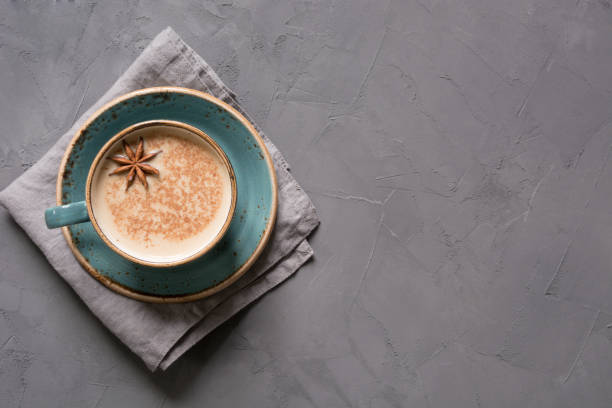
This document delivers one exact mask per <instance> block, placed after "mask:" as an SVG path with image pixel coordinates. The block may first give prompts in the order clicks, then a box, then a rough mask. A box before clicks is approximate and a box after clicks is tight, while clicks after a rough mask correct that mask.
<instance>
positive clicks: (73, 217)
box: [45, 120, 237, 268]
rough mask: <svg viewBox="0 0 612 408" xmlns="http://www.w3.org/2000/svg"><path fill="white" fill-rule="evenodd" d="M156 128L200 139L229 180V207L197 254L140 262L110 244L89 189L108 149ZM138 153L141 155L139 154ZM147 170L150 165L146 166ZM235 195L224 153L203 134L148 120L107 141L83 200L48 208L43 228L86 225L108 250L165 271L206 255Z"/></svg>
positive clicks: (175, 123) (183, 125) (181, 125)
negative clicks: (45, 225) (89, 225)
mask: <svg viewBox="0 0 612 408" xmlns="http://www.w3.org/2000/svg"><path fill="white" fill-rule="evenodd" d="M156 127H163V128H166V129H167V128H168V127H170V128H176V129H177V130H180V131H187V132H189V133H190V134H191V135H194V136H196V137H197V138H199V139H200V140H203V141H204V142H205V143H206V144H207V145H208V146H209V147H210V148H212V150H213V151H214V152H215V153H216V155H217V157H218V158H219V159H220V161H221V162H222V163H223V166H224V167H225V169H226V170H227V173H228V175H229V180H230V197H231V198H230V206H229V209H228V211H227V216H226V217H225V219H224V221H223V224H222V225H221V227H220V228H219V229H218V230H217V231H216V233H215V235H214V237H212V239H211V240H210V241H209V242H208V243H207V244H206V245H204V246H202V247H201V248H199V249H198V250H197V252H195V253H192V254H189V255H188V256H185V257H183V258H180V259H175V258H174V257H172V258H169V259H163V258H162V259H159V260H156V261H154V262H153V261H151V260H146V259H142V258H141V257H138V256H137V255H135V254H133V253H130V251H129V250H126V249H125V248H122V247H120V246H119V245H117V244H116V243H114V242H113V241H112V240H111V239H110V238H109V235H108V234H107V233H106V232H105V225H103V224H102V223H101V222H100V217H98V218H97V217H96V214H95V212H94V206H93V205H92V189H95V188H96V187H95V186H94V178H95V177H94V175H95V174H96V171H97V169H98V167H99V166H102V163H103V162H104V157H105V156H106V154H107V152H109V150H111V149H113V148H116V146H117V145H118V144H119V143H121V142H122V141H125V140H126V139H127V138H129V137H130V136H131V135H132V134H133V133H134V132H137V131H139V132H142V131H146V130H148V129H154V128H156ZM141 153H142V152H141ZM149 167H150V166H149ZM133 178H134V179H135V178H136V174H133ZM236 196H237V188H236V177H235V175H234V170H233V167H232V165H231V163H230V161H229V159H228V158H227V156H226V154H225V152H224V151H223V149H221V147H220V146H219V145H218V144H217V143H216V142H215V141H214V140H213V139H212V138H211V137H210V136H208V135H207V134H206V133H204V132H203V131H201V130H200V129H197V128H195V127H193V126H191V125H188V124H186V123H182V122H178V121H172V120H150V121H145V122H140V123H136V124H134V125H131V126H129V127H127V128H125V129H123V130H121V131H120V132H119V133H117V134H116V135H114V136H113V137H112V138H110V139H109V140H108V142H107V143H106V144H105V145H104V146H103V147H102V148H101V149H100V151H99V152H98V153H97V155H96V156H95V158H94V160H93V162H92V164H91V166H90V168H89V173H88V175H87V180H86V186H85V200H82V201H76V202H72V203H68V204H64V205H60V206H57V207H51V208H48V209H47V210H46V211H45V222H46V224H47V228H50V229H53V228H60V227H65V226H69V225H74V224H79V223H84V222H90V223H91V224H92V226H93V228H94V230H95V231H96V233H97V234H98V236H99V237H100V239H101V240H102V241H103V242H104V244H105V245H107V246H108V247H109V248H110V249H112V250H113V251H115V252H116V253H118V254H119V255H121V256H122V257H124V258H126V259H127V260H129V261H132V262H135V263H138V264H141V265H145V266H152V267H160V268H169V267H174V266H178V265H182V264H185V263H187V262H191V261H193V260H195V259H197V258H199V257H201V256H202V255H204V254H205V253H206V252H208V251H209V250H210V249H211V248H213V247H214V246H215V245H216V244H217V243H218V242H219V241H220V240H221V239H222V238H223V235H224V234H225V232H226V231H227V229H228V228H229V226H230V223H231V221H232V216H233V214H234V210H235V206H236Z"/></svg>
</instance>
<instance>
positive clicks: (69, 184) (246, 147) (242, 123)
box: [57, 87, 277, 303]
mask: <svg viewBox="0 0 612 408" xmlns="http://www.w3.org/2000/svg"><path fill="white" fill-rule="evenodd" d="M154 119H167V120H174V121H179V122H184V123H187V124H189V125H191V126H194V127H196V128H198V129H200V130H202V131H203V132H205V133H206V134H208V135H209V136H210V137H212V138H213V139H214V140H215V141H216V142H217V144H218V145H219V146H220V147H221V148H222V149H223V150H224V152H225V154H226V155H227V157H228V159H229V161H230V162H231V164H232V167H233V168H234V173H235V176H236V187H237V202H236V209H235V212H234V217H233V219H232V222H231V224H230V226H229V228H228V230H227V232H226V233H225V235H224V237H223V239H221V241H219V243H218V244H217V245H216V246H215V247H214V248H213V249H212V250H211V251H209V252H207V253H206V254H204V255H203V256H202V257H200V258H198V259H196V260H194V261H192V262H190V263H188V264H184V265H180V266H176V267H171V268H158V267H146V266H142V265H138V264H136V263H133V262H131V261H129V260H127V259H125V258H123V257H121V256H120V255H118V254H117V253H116V252H114V251H113V250H111V249H110V248H109V247H108V246H106V244H105V243H104V241H102V239H101V238H100V237H99V236H98V234H97V233H96V231H95V230H94V228H93V226H92V225H91V223H90V222H86V223H82V224H75V225H71V226H69V227H64V228H63V232H64V236H65V237H66V240H67V241H68V245H69V246H70V248H71V250H72V252H73V253H74V254H75V256H76V258H77V259H78V261H79V262H80V263H81V264H82V265H83V267H85V269H86V270H87V271H88V272H89V273H90V274H91V275H92V276H93V277H95V278H96V279H98V280H99V281H100V282H102V283H103V284H104V285H106V286H108V287H109V288H110V289H112V290H114V291H116V292H119V293H121V294H123V295H126V296H129V297H132V298H135V299H138V300H142V301H147V302H158V303H172V302H187V301H192V300H196V299H201V298H203V297H206V296H209V295H212V294H213V293H216V292H218V291H219V290H221V289H223V288H225V287H227V286H229V285H230V284H231V283H233V282H235V281H236V280H237V279H238V278H239V277H240V276H242V274H244V272H246V271H247V270H248V268H249V267H250V266H251V265H252V264H253V263H254V262H255V260H256V259H257V257H258V256H259V255H260V254H261V252H262V251H263V249H264V247H265V245H266V243H267V241H268V238H269V236H270V233H271V231H272V228H273V225H274V220H275V218H276V205H277V191H276V175H275V172H274V166H273V164H272V160H271V158H270V155H269V153H268V151H267V149H266V147H265V145H264V143H263V140H262V139H261V137H260V136H259V134H258V133H257V131H256V130H255V128H254V127H253V125H252V124H251V123H249V122H248V120H247V119H245V118H244V116H242V115H241V114H240V113H239V112H238V111H236V110H235V109H234V108H232V107H231V106H229V105H227V104H226V103H224V102H222V101H220V100H218V99H216V98H214V97H212V96H210V95H208V94H205V93H203V92H199V91H195V90H192V89H186V88H176V87H157V88H147V89H142V90H138V91H134V92H131V93H129V94H127V95H124V96H121V97H119V98H117V99H115V100H113V101H111V102H110V103H108V104H107V105H105V106H103V107H102V108H101V109H100V110H98V111H97V112H96V113H95V114H94V115H93V117H92V118H90V119H89V120H88V121H87V123H85V125H84V126H83V127H82V128H81V129H80V130H79V131H78V132H77V134H76V135H75V137H74V139H73V140H72V142H71V143H70V146H69V147H68V149H67V150H66V154H65V155H64V159H63V160H62V163H61V166H60V171H59V176H58V183H57V202H58V205H62V204H68V203H72V202H76V201H81V200H84V199H85V184H86V180H87V174H88V172H89V168H90V166H91V163H92V162H93V160H94V158H95V156H96V154H97V153H98V151H99V150H100V149H101V148H102V146H103V145H104V144H105V143H106V142H107V141H108V140H109V139H110V138H111V137H113V135H115V134H117V133H118V132H119V131H121V130H122V129H124V128H126V127H128V126H130V125H133V124H135V123H139V122H144V121H148V120H154Z"/></svg>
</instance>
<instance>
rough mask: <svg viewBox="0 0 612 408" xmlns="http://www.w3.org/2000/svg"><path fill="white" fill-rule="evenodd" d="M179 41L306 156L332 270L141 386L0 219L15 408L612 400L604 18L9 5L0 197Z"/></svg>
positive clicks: (311, 5)
mask: <svg viewBox="0 0 612 408" xmlns="http://www.w3.org/2000/svg"><path fill="white" fill-rule="evenodd" d="M167 25H171V26H173V27H174V28H175V29H176V30H177V31H178V32H179V33H180V34H181V35H182V36H183V37H184V38H185V40H186V41H187V42H188V43H189V44H190V45H192V46H193V47H194V48H195V49H196V51H198V52H199V53H200V54H201V55H202V56H203V57H204V58H205V59H207V60H208V61H209V62H210V63H211V64H212V65H213V66H214V67H215V68H216V69H217V72H219V74H220V76H221V77H222V79H223V80H225V81H227V83H228V84H229V85H230V87H232V88H233V89H234V90H235V91H236V92H237V93H238V95H240V98H241V102H243V103H244V104H245V106H246V107H247V109H248V110H249V111H250V112H252V113H253V115H254V117H255V118H256V120H257V121H258V122H259V123H260V124H261V125H262V126H263V128H264V129H265V130H266V131H267V133H268V134H269V135H270V136H271V137H272V138H274V141H275V142H276V143H277V145H278V146H279V148H281V149H282V150H283V152H284V153H285V154H286V156H287V158H288V159H289V161H290V163H292V165H293V172H294V174H295V175H296V177H297V178H298V180H300V181H301V182H302V184H303V186H304V187H305V189H307V190H308V191H309V192H310V194H311V196H312V198H313V200H314V202H315V204H316V205H317V207H318V210H319V213H320V215H321V218H322V221H323V223H322V225H321V227H320V229H319V231H318V232H317V233H316V235H315V237H314V238H313V240H312V244H313V246H314V248H315V251H316V260H315V261H314V262H311V263H310V264H308V265H307V266H306V267H305V268H303V269H302V270H301V271H300V272H299V273H298V274H297V275H296V276H295V278H293V279H291V280H290V281H289V282H287V283H285V284H284V285H282V287H280V288H279V289H277V290H275V291H273V292H272V293H270V294H268V295H267V296H266V297H265V298H263V299H262V300H261V301H259V302H257V303H256V304H255V305H253V306H252V307H250V308H249V309H248V310H247V311H246V312H244V313H242V314H241V315H239V316H237V317H236V318H234V319H233V320H231V321H230V322H228V323H227V324H225V325H224V326H223V327H221V328H220V329H219V330H217V331H216V332H215V333H214V334H213V335H212V336H210V337H209V338H207V339H206V340H205V341H203V342H202V343H201V344H199V345H198V346H197V347H196V348H195V349H193V350H191V351H190V352H189V353H188V354H187V355H186V356H185V357H184V358H183V359H182V360H180V361H179V362H178V363H177V364H176V365H175V366H173V367H172V368H171V369H170V370H169V371H168V372H165V373H156V374H150V373H148V372H147V371H146V369H145V368H144V366H143V365H142V364H141V363H140V362H139V361H138V360H137V359H136V358H135V357H134V356H132V355H131V354H130V353H129V352H128V351H127V350H126V349H125V348H124V347H123V346H122V345H121V344H119V343H118V341H117V340H115V339H114V338H113V337H112V336H111V335H110V334H109V333H108V332H107V331H106V330H105V329H104V327H102V326H101V325H100V324H99V323H98V322H97V321H96V320H95V319H94V318H93V317H92V316H91V315H90V314H89V312H88V311H87V310H86V308H85V307H84V306H83V305H82V304H81V302H80V301H79V299H78V298H77V297H76V296H75V295H74V294H73V293H72V292H71V290H70V289H69V288H68V287H67V285H66V284H65V283H64V282H63V281H62V280H61V279H60V278H59V277H58V276H57V275H56V274H55V273H54V272H53V270H52V269H51V268H50V267H49V265H48V264H47V263H46V262H45V260H44V259H43V257H42V256H41V255H40V253H39V252H38V251H37V249H36V248H35V247H34V246H33V245H32V243H30V241H29V240H28V239H27V237H26V236H25V235H24V233H23V232H22V231H21V230H20V229H19V228H18V227H17V226H16V225H15V224H14V223H13V222H12V221H11V219H10V218H9V216H8V215H7V214H6V212H5V211H2V212H1V213H0V228H1V230H2V233H1V235H0V240H1V241H0V260H1V262H0V406H2V407H18V406H22V407H40V406H45V407H68V406H79V407H116V406H128V405H129V406H131V407H140V406H142V407H155V406H163V407H175V406H177V407H178V406H194V407H195V406H202V405H204V404H206V405H208V406H232V407H233V406H262V407H264V406H265V407H345V406H355V407H377V408H381V407H399V406H410V407H481V406H482V407H515V406H516V407H577V406H584V407H610V406H612V325H611V323H612V218H611V215H612V214H611V212H612V211H611V208H612V206H611V204H610V201H611V199H612V163H610V160H609V159H610V157H609V156H610V144H611V142H612V123H610V119H612V70H611V69H610V66H612V41H610V38H611V37H612V8H611V5H610V2H608V1H605V0H601V1H596V0H590V1H587V0H538V1H536V0H518V1H505V0H496V1H493V0H463V1H456V0H452V1H451V0H448V1H437V0H405V1H404V0H394V1H388V0H371V1H368V0H355V1H348V0H346V1H340V0H329V1H328V0H324V1H301V0H291V1H269V0H261V1H259V0H257V1H255V0H253V1H246V0H244V1H239V0H236V1H231V0H221V1H217V2H197V1H175V2H172V4H169V3H165V2H159V1H153V0H142V1H123V0H121V1H120V0H115V1H103V2H102V1H91V2H81V1H72V2H70V1H56V2H39V3H38V4H37V3H30V2H21V1H14V2H3V3H2V4H0V95H2V97H1V98H0V138H1V143H0V187H2V186H5V185H7V184H8V183H10V181H11V180H13V179H14V178H16V177H17V176H19V175H20V174H21V173H22V172H23V171H24V170H26V169H27V168H28V167H29V166H31V164H32V163H34V162H35V161H36V160H37V159H38V158H39V157H40V156H41V155H42V154H43V153H44V152H45V150H46V149H47V148H48V147H49V146H50V145H51V144H52V143H53V142H54V141H55V140H56V138H57V137H58V135H59V134H60V133H62V132H63V131H65V129H67V128H68V127H69V125H70V124H71V123H72V122H73V121H74V119H75V118H76V117H77V116H78V115H79V114H80V113H81V112H83V111H84V109H85V108H86V107H88V106H89V105H90V104H91V103H92V102H93V101H95V100H96V99H97V98H98V97H99V96H100V95H101V94H102V93H103V92H104V90H105V89H106V88H107V87H108V86H109V85H110V84H111V83H112V82H113V81H114V79H115V78H116V77H117V76H118V74H119V73H121V72H122V71H123V70H124V69H125V68H126V67H127V66H128V65H129V64H130V62H131V61H132V60H133V59H134V57H135V56H136V55H138V53H139V52H140V51H141V50H142V49H143V47H144V46H145V45H146V44H147V43H148V42H149V40H150V39H151V38H152V37H153V36H154V35H155V34H157V33H158V32H159V31H160V30H161V29H163V28H164V27H166V26H167Z"/></svg>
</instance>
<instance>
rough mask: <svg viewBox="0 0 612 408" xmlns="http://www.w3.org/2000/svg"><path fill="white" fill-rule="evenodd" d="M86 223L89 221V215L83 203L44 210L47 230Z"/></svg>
mask: <svg viewBox="0 0 612 408" xmlns="http://www.w3.org/2000/svg"><path fill="white" fill-rule="evenodd" d="M87 221H89V214H88V213H87V205H86V204H85V201H78V202H76V203H70V204H65V205H60V206H58V207H51V208H47V210H45V222H46V223H47V228H49V229H51V228H59V227H65V226H66V225H72V224H79V223H81V222H87Z"/></svg>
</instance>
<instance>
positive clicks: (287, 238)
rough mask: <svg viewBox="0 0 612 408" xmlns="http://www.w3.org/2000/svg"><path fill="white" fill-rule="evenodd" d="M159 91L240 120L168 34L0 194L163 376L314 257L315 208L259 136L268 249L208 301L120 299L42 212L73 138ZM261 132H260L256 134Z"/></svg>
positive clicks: (230, 97)
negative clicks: (271, 195) (105, 115)
mask: <svg viewBox="0 0 612 408" xmlns="http://www.w3.org/2000/svg"><path fill="white" fill-rule="evenodd" d="M157 85H175V86H183V87H187V88H194V89H199V90H202V91H205V92H208V93H210V94H212V95H214V96H216V97H217V98H220V99H222V100H223V101H225V102H227V103H228V104H230V105H232V106H233V107H235V108H236V109H238V110H239V111H240V112H241V113H242V114H244V115H245V116H247V118H248V115H246V113H245V112H244V111H243V110H242V108H241V107H240V106H239V105H238V104H237V102H236V100H235V94H234V93H233V92H232V91H231V90H230V89H228V88H227V87H226V86H225V84H223V82H221V80H220V79H219V77H218V76H217V75H216V74H215V72H214V71H213V70H212V68H211V67H210V66H209V65H208V64H207V63H206V62H205V61H204V60H203V59H202V58H201V57H200V56H199V55H198V54H196V53H195V52H194V51H193V49H191V48H190V47H189V46H188V45H187V44H185V42H183V40H182V39H181V38H180V37H179V36H178V35H177V34H176V33H175V32H174V31H173V30H172V29H171V28H166V29H165V30H164V31H162V32H161V33H160V34H158V35H157V37H156V38H155V39H154V40H153V41H152V42H151V44H150V45H149V46H148V47H147V48H146V49H145V50H144V51H143V52H142V54H141V55H140V56H139V57H138V58H137V59H136V61H134V63H133V64H132V65H131V66H130V67H129V68H128V70H127V71H126V72H125V73H124V74H123V75H122V76H121V77H120V78H119V80H117V82H115V84H114V85H113V86H112V87H111V88H110V90H108V92H106V94H104V96H103V97H102V98H101V99H100V100H99V101H98V102H96V103H95V104H94V106H92V107H91V108H90V109H89V110H88V111H87V112H85V114H83V116H81V117H80V118H79V120H77V121H76V123H75V124H74V125H73V127H72V128H71V129H70V130H69V131H68V132H66V134H64V135H63V136H62V137H61V138H60V139H59V141H58V142H57V143H56V144H55V145H54V146H53V147H52V148H51V150H50V151H49V152H48V153H47V154H46V155H45V156H43V157H42V158H41V159H40V161H39V162H38V163H36V164H35V165H34V166H33V167H32V168H31V169H29V170H28V171H27V172H26V173H24V174H23V175H22V176H20V177H19V178H18V179H17V180H15V181H14V182H13V183H12V184H11V185H10V186H8V187H7V188H6V189H5V190H4V191H2V192H1V193H0V203H1V204H2V205H4V206H5V207H6V208H7V209H8V211H9V212H10V214H11V215H12V216H13V217H14V218H15V220H16V221H17V223H18V224H19V225H21V227H22V228H23V229H24V230H25V231H26V233H27V234H28V235H29V236H30V237H31V238H32V240H33V241H34V242H35V243H36V245H38V246H39V247H40V249H41V250H42V252H43V253H44V254H45V256H46V257H47V258H48V260H49V262H50V263H51V265H52V266H53V267H54V268H55V269H56V270H57V272H58V273H59V274H60V275H61V276H62V278H64V279H65V280H66V282H68V284H69V285H70V286H72V288H73V289H74V290H75V292H76V293H77V294H78V295H79V296H80V297H81V299H83V301H84V302H85V304H86V305H87V307H89V309H90V310H91V311H92V312H93V314H94V315H96V316H97V317H98V318H99V319H100V320H101V321H102V323H103V324H104V325H105V326H106V327H107V328H108V329H109V330H110V331H111V332H113V333H114V334H115V335H116V336H117V337H118V338H119V339H120V340H121V341H122V342H123V343H124V344H125V345H126V346H128V347H129V348H130V349H131V350H132V351H133V352H134V353H136V354H137V355H138V356H139V357H140V358H141V359H142V360H143V361H144V362H145V364H146V366H147V367H148V368H149V369H150V370H152V371H154V370H156V369H158V368H161V369H162V370H165V369H166V368H167V367H169V366H170V365H171V364H172V363H173V362H174V361H176V359H178V358H179V357H180V356H181V355H182V354H183V353H185V351H187V350H188V349H189V348H190V347H191V346H193V345H194V344H195V343H197V342H198V341H199V340H201V339H202V338H203V337H204V336H206V335H207V334H208V333H210V332H211V331H212V330H213V329H215V328H216V327H217V326H219V325H220V324H221V323H223V322H224V321H226V320H227V319H229V318H230V317H231V316H233V315H234V314H236V313H237V312H238V311H239V310H241V309H242V308H244V307H245V306H246V305H248V304H249V303H251V302H252V301H254V300H255V299H257V298H258V297H260V296H262V295H263V294H264V293H266V292H267V291H268V290H270V289H271V288H273V287H274V286H276V285H278V284H279V283H280V282H282V281H284V280H285V279H287V278H288V277H289V276H291V275H292V274H293V273H294V272H295V271H296V270H297V269H298V268H299V267H300V266H301V265H302V264H304V262H306V261H307V260H308V259H309V258H310V257H311V256H312V255H313V251H312V248H311V247H310V246H309V245H308V242H307V241H306V237H307V236H308V235H309V234H310V233H311V232H312V230H313V229H314V228H316V226H317V225H318V224H319V219H318V217H317V214H316V212H315V209H314V207H313V205H312V203H311V201H310V199H309V198H308V196H307V195H306V194H305V193H304V191H303V190H302V189H301V188H300V186H299V185H298V184H297V182H296V181H295V179H294V178H293V176H292V175H291V174H290V173H289V166H288V164H287V162H286V161H285V159H284V158H283V156H282V155H281V153H280V152H279V151H278V149H277V148H276V147H275V146H274V145H273V144H272V142H270V140H269V139H268V138H267V137H266V136H265V135H263V134H262V136H263V138H264V140H265V143H266V146H267V147H268V149H269V151H270V153H271V155H272V157H273V160H274V166H275V168H276V172H277V177H278V192H279V207H278V216H277V221H276V226H275V229H274V232H273V234H272V236H271V238H270V241H269V243H268V246H267V248H266V250H265V251H264V252H263V254H262V255H261V257H260V258H259V260H258V261H257V262H256V263H255V265H254V266H253V267H252V268H251V269H250V270H249V271H248V272H247V273H246V274H245V275H244V276H243V277H242V278H240V279H239V280H238V281H237V282H236V283H234V284H233V285H232V286H230V287H229V288H227V289H225V290H223V291H221V292H219V293H217V294H215V295H214V296H212V297H209V298H206V299H203V300H200V301H196V302H192V303H186V304H173V305H159V304H149V303H143V302H139V301H135V300H132V299H129V298H127V297H124V296H121V295H118V294H116V293H114V292H112V291H111V290H109V289H107V288H106V287H104V286H102V285H101V284H99V283H98V282H97V281H96V280H95V279H93V278H92V277H91V276H90V275H89V274H88V273H87V272H86V271H85V270H84V269H83V268H82V267H81V266H80V265H79V264H78V262H77V261H76V259H75V258H74V256H73V254H72V253H71V251H70V250H69V249H68V246H67V244H66V242H65V240H64V237H63V236H62V234H61V231H60V230H59V229H56V230H48V229H47V228H46V227H45V222H44V218H43V212H44V210H45V208H47V207H50V206H53V205H55V179H56V174H57V170H58V167H59V163H60V160H61V157H62V155H63V154H64V150H65V149H66V147H67V145H68V143H69V141H70V140H71V139H72V137H73V135H74V133H75V131H76V130H77V129H78V128H79V127H80V126H81V124H82V123H83V122H84V121H85V120H86V119H87V118H88V117H89V116H90V115H91V114H92V113H93V112H94V111H95V110H96V109H98V108H99V107H100V106H102V105H103V104H104V103H106V102H107V101H109V100H111V99H112V98H114V97H116V96H119V95H121V94H124V93H126V92H128V91H131V90H134V89H139V88H146V87H150V86H157ZM258 131H260V132H261V129H258Z"/></svg>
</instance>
